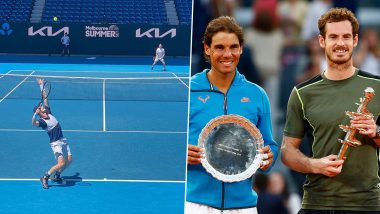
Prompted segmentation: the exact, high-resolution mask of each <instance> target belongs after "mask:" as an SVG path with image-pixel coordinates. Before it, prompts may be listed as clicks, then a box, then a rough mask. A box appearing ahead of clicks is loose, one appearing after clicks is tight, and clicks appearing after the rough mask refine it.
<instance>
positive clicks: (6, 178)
mask: <svg viewBox="0 0 380 214" xmlns="http://www.w3.org/2000/svg"><path fill="white" fill-rule="evenodd" d="M60 60H61V61H60ZM171 60H172V63H171V64H170V63H169V62H167V64H168V66H167V71H162V70H161V68H162V67H161V66H160V65H156V66H155V70H153V71H152V70H151V68H150V63H151V58H150V57H149V58H111V57H110V58H106V57H102V58H101V59H97V58H95V59H93V58H92V59H89V58H88V57H87V58H86V57H70V58H69V57H66V58H59V57H42V56H40V57H22V56H16V57H9V56H0V74H6V75H0V117H1V123H0V148H1V149H0V190H1V192H0V213H51V212H53V213H183V210H184V195H185V175H186V145H187V144H186V136H187V135H186V130H187V117H188V116H187V115H188V98H187V97H188V90H189V78H188V75H189V73H188V71H189V65H188V64H189V63H188V59H174V58H173V59H171ZM123 63H125V64H123ZM39 76H42V77H44V78H45V79H48V80H49V81H51V83H52V90H51V94H50V96H49V102H50V106H51V110H52V112H53V114H54V116H56V117H57V119H58V120H59V122H60V124H61V126H62V129H63V134H64V136H65V137H66V138H67V139H68V143H69V145H70V148H71V151H72V153H73V163H72V164H71V165H70V167H69V168H68V169H67V170H65V171H64V172H63V174H62V176H63V177H64V178H65V182H64V183H54V182H49V185H50V188H49V189H47V190H46V189H42V187H41V183H40V181H39V178H40V177H41V176H42V175H43V174H44V172H46V171H47V170H48V169H49V168H50V167H51V166H52V165H53V164H55V159H54V155H53V153H52V151H51V149H50V145H49V138H48V136H47V134H46V133H45V131H43V130H41V129H40V128H36V127H33V126H32V125H31V117H32V115H33V113H32V109H33V107H34V106H35V105H36V104H37V103H38V102H39V99H40V92H39V87H38V85H37V83H36V78H37V77H39Z"/></svg>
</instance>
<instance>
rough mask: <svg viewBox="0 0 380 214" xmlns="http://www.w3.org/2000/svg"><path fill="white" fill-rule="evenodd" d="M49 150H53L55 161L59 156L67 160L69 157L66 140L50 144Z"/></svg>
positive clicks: (69, 152)
mask: <svg viewBox="0 0 380 214" xmlns="http://www.w3.org/2000/svg"><path fill="white" fill-rule="evenodd" d="M50 146H51V149H52V150H53V153H54V156H55V159H57V160H58V158H59V156H63V157H64V158H67V157H68V156H71V151H70V147H69V145H68V144H67V143H66V139H61V140H57V141H54V142H52V143H50Z"/></svg>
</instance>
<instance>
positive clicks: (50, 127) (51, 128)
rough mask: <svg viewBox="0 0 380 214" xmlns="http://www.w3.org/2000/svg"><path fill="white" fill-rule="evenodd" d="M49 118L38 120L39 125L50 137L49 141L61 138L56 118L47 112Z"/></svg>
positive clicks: (60, 130) (59, 126)
mask: <svg viewBox="0 0 380 214" xmlns="http://www.w3.org/2000/svg"><path fill="white" fill-rule="evenodd" d="M48 116H49V118H47V119H43V118H40V119H39V120H38V122H39V126H40V127H41V128H42V129H44V130H45V131H46V132H47V134H48V135H49V138H50V143H53V142H55V141H58V140H61V139H62V138H63V134H62V129H61V125H60V124H59V122H58V120H57V119H56V118H55V117H54V116H53V115H51V114H48Z"/></svg>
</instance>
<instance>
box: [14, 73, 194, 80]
mask: <svg viewBox="0 0 380 214" xmlns="http://www.w3.org/2000/svg"><path fill="white" fill-rule="evenodd" d="M34 72H35V71H33V73H34ZM25 75H26V74H9V76H14V77H18V76H19V77H24V76H25ZM28 77H44V78H65V79H87V80H104V79H107V80H120V79H125V80H142V79H144V80H161V79H163V80H167V79H168V78H172V77H80V76H51V75H32V74H29V75H28ZM177 78H178V77H177ZM184 78H188V77H184Z"/></svg>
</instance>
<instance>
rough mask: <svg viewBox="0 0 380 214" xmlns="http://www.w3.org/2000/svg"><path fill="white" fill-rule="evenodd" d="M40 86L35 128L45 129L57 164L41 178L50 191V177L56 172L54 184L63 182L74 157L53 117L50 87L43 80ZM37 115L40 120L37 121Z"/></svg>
mask: <svg viewBox="0 0 380 214" xmlns="http://www.w3.org/2000/svg"><path fill="white" fill-rule="evenodd" d="M37 82H38V85H39V86H40V89H41V95H42V101H41V103H40V104H39V105H37V106H36V107H34V109H33V112H34V115H33V117H32V124H33V126H37V127H41V128H42V129H44V130H45V131H46V132H47V134H48V135H49V138H50V146H51V149H52V150H53V153H54V156H55V159H56V160H57V163H56V164H55V165H54V166H52V167H51V168H50V169H49V171H47V172H46V173H45V175H44V176H42V177H41V178H40V181H41V183H42V187H43V188H44V189H48V188H49V185H48V180H49V178H50V176H51V175H52V174H53V173H54V172H55V174H54V177H53V178H52V179H51V180H52V181H54V182H62V178H61V173H62V171H63V170H64V169H66V168H67V167H68V166H69V164H70V163H71V161H72V155H71V152H70V147H69V145H68V144H67V143H66V138H64V137H63V134H62V129H61V125H60V124H59V122H58V120H57V119H56V118H55V117H54V116H53V115H52V113H51V110H50V106H49V102H48V99H47V98H48V95H49V92H50V85H49V84H47V82H45V81H44V80H43V79H37ZM36 115H38V116H39V119H38V120H37V119H36Z"/></svg>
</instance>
